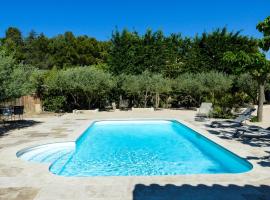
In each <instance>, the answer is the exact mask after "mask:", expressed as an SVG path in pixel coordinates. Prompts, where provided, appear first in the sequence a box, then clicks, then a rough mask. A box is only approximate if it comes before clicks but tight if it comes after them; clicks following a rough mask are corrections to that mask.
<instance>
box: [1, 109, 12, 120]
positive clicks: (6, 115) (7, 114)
mask: <svg viewBox="0 0 270 200" xmlns="http://www.w3.org/2000/svg"><path fill="white" fill-rule="evenodd" d="M0 113H1V118H2V120H3V121H8V120H11V119H12V115H13V108H12V107H11V106H3V107H0Z"/></svg>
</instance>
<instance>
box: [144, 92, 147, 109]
mask: <svg viewBox="0 0 270 200" xmlns="http://www.w3.org/2000/svg"><path fill="white" fill-rule="evenodd" d="M147 97H148V93H147V92H145V95H144V107H145V108H146V106H147Z"/></svg>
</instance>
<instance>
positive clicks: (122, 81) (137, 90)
mask: <svg viewBox="0 0 270 200" xmlns="http://www.w3.org/2000/svg"><path fill="white" fill-rule="evenodd" d="M118 85H119V86H120V87H121V90H122V91H123V93H125V94H126V95H128V96H131V97H132V100H133V106H135V107H138V106H140V97H141V95H142V94H141V93H142V91H141V87H140V82H139V81H138V76H137V75H130V74H121V75H119V76H118Z"/></svg>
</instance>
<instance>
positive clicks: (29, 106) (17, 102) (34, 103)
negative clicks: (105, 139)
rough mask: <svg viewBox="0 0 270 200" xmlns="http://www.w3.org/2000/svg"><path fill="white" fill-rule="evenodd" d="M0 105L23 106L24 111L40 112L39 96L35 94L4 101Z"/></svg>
mask: <svg viewBox="0 0 270 200" xmlns="http://www.w3.org/2000/svg"><path fill="white" fill-rule="evenodd" d="M0 105H2V106H9V105H13V106H24V112H25V113H41V112H42V104H41V100H40V98H38V97H37V96H35V95H32V96H22V97H20V98H17V99H13V100H10V101H6V102H1V103H0Z"/></svg>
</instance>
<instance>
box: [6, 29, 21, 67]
mask: <svg viewBox="0 0 270 200" xmlns="http://www.w3.org/2000/svg"><path fill="white" fill-rule="evenodd" d="M3 43H4V46H5V47H6V50H7V52H8V53H11V54H13V56H14V59H15V60H16V61H18V63H19V62H21V61H22V60H23V46H24V42H23V38H22V34H21V31H20V30H19V29H18V28H15V27H10V28H8V29H7V31H6V36H5V38H4V42H3Z"/></svg>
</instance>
